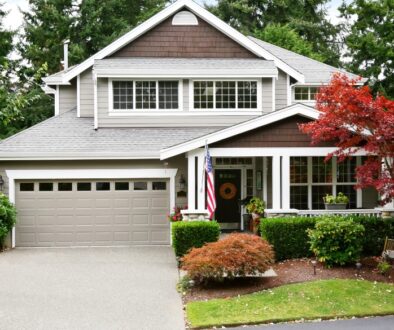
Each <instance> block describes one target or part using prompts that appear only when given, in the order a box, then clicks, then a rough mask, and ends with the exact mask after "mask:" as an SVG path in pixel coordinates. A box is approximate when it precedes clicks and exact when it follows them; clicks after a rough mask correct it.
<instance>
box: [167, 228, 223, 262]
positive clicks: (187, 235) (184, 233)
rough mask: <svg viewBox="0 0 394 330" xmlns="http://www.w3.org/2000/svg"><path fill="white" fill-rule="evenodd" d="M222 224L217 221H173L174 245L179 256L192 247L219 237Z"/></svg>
mask: <svg viewBox="0 0 394 330" xmlns="http://www.w3.org/2000/svg"><path fill="white" fill-rule="evenodd" d="M219 234H220V226H219V224H218V223H217V222H216V221H179V222H173V223H172V246H173V247H174V250H175V254H176V256H177V257H182V256H183V255H185V254H186V253H187V252H188V251H189V250H190V249H191V248H194V247H202V246H203V245H204V244H205V243H208V242H216V241H217V240H218V239H219Z"/></svg>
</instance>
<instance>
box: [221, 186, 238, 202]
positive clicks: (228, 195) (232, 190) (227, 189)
mask: <svg viewBox="0 0 394 330" xmlns="http://www.w3.org/2000/svg"><path fill="white" fill-rule="evenodd" d="M219 194H220V197H221V198H223V199H233V198H234V197H235V195H236V194H237V187H236V186H235V184H234V183H231V182H226V183H223V184H222V185H221V186H220V188H219Z"/></svg>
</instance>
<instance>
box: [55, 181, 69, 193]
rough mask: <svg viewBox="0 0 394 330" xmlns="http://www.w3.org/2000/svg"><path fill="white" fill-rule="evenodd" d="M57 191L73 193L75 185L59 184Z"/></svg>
mask: <svg viewBox="0 0 394 330" xmlns="http://www.w3.org/2000/svg"><path fill="white" fill-rule="evenodd" d="M57 190H58V191H72V190H73V184H72V182H59V183H58V184H57Z"/></svg>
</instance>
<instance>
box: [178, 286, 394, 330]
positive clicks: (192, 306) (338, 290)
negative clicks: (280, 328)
mask: <svg viewBox="0 0 394 330" xmlns="http://www.w3.org/2000/svg"><path fill="white" fill-rule="evenodd" d="M186 312H187V318H188V321H189V322H190V325H191V326H192V327H193V328H204V327H213V326H222V325H227V326H229V325H240V324H258V323H267V322H285V321H291V320H298V319H302V318H303V319H316V318H322V319H329V318H335V317H347V316H348V317H351V316H360V317H361V316H367V315H387V314H394V286H393V285H390V284H385V283H373V282H368V281H362V280H338V279H336V280H324V281H314V282H306V283H300V284H290V285H284V286H281V287H278V288H275V289H272V290H266V291H262V292H258V293H254V294H249V295H244V296H240V297H234V298H229V299H214V300H209V301H196V302H190V303H188V304H187V306H186Z"/></svg>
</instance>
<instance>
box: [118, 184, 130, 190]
mask: <svg viewBox="0 0 394 330" xmlns="http://www.w3.org/2000/svg"><path fill="white" fill-rule="evenodd" d="M115 190H129V183H128V182H115Z"/></svg>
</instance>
